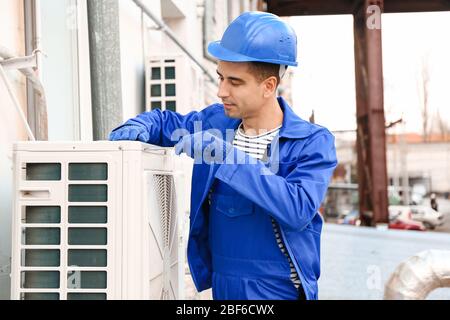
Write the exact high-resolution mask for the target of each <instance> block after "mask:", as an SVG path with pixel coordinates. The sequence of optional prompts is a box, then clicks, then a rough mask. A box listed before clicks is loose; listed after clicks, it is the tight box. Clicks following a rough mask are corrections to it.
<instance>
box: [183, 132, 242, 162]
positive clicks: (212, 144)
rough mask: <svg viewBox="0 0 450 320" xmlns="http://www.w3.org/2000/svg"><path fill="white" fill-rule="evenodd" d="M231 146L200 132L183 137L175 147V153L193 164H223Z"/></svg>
mask: <svg viewBox="0 0 450 320" xmlns="http://www.w3.org/2000/svg"><path fill="white" fill-rule="evenodd" d="M232 149H233V146H232V145H231V144H229V143H228V142H226V141H224V140H222V139H221V138H219V137H217V136H215V135H213V134H211V133H209V132H207V131H200V132H196V133H194V134H189V135H185V136H183V137H182V138H181V139H180V141H179V142H178V143H177V144H176V145H175V153H176V154H177V155H180V154H181V153H185V154H187V155H188V156H189V157H191V158H193V159H194V160H195V163H202V162H206V163H208V164H211V163H224V162H225V158H226V156H227V154H228V153H229V152H231V150H232Z"/></svg>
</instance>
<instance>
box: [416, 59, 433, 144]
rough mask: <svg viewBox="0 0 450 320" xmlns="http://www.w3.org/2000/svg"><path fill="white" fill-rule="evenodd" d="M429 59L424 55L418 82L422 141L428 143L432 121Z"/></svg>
mask: <svg viewBox="0 0 450 320" xmlns="http://www.w3.org/2000/svg"><path fill="white" fill-rule="evenodd" d="M428 58H429V55H428V54H425V55H423V56H422V58H421V64H420V69H419V79H418V82H417V86H418V94H419V100H420V107H421V116H422V139H423V141H424V142H426V141H428V137H429V134H430V121H431V111H430V106H429V94H430V68H429V64H428V61H429V59H428Z"/></svg>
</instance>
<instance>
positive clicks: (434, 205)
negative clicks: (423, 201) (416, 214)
mask: <svg viewBox="0 0 450 320" xmlns="http://www.w3.org/2000/svg"><path fill="white" fill-rule="evenodd" d="M430 206H431V208H432V209H433V210H436V211H439V210H438V203H437V200H436V194H435V193H434V192H433V193H432V194H431V196H430Z"/></svg>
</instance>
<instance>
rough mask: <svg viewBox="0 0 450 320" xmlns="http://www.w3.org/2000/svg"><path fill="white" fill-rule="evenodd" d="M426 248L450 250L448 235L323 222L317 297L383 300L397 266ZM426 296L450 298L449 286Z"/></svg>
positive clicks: (430, 297)
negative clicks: (388, 282)
mask: <svg viewBox="0 0 450 320" xmlns="http://www.w3.org/2000/svg"><path fill="white" fill-rule="evenodd" d="M429 249H439V250H450V237H449V235H447V234H445V233H439V232H429V231H428V232H419V231H405V230H378V229H373V228H365V227H353V226H345V225H333V224H326V225H325V227H324V231H323V235H322V275H321V278H320V279H319V298H320V299H325V300H328V299H355V300H358V299H382V297H383V292H384V284H385V283H386V281H387V280H388V279H389V277H390V275H391V274H392V272H393V271H394V270H395V269H396V267H397V266H398V265H399V264H400V263H401V262H403V261H405V260H406V259H407V258H409V257H410V256H412V255H414V254H416V253H418V252H421V251H423V250H429ZM428 298H429V299H445V300H450V288H444V289H437V290H435V291H433V292H432V293H431V294H430V295H429V297H428Z"/></svg>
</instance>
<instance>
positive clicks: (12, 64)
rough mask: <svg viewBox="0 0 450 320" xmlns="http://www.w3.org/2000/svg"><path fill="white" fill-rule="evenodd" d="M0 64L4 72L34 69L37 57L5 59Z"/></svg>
mask: <svg viewBox="0 0 450 320" xmlns="http://www.w3.org/2000/svg"><path fill="white" fill-rule="evenodd" d="M0 64H1V65H2V66H3V68H4V69H5V70H7V69H26V68H35V67H36V66H37V55H36V54H33V55H31V56H25V57H19V58H10V59H5V60H2V61H0Z"/></svg>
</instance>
